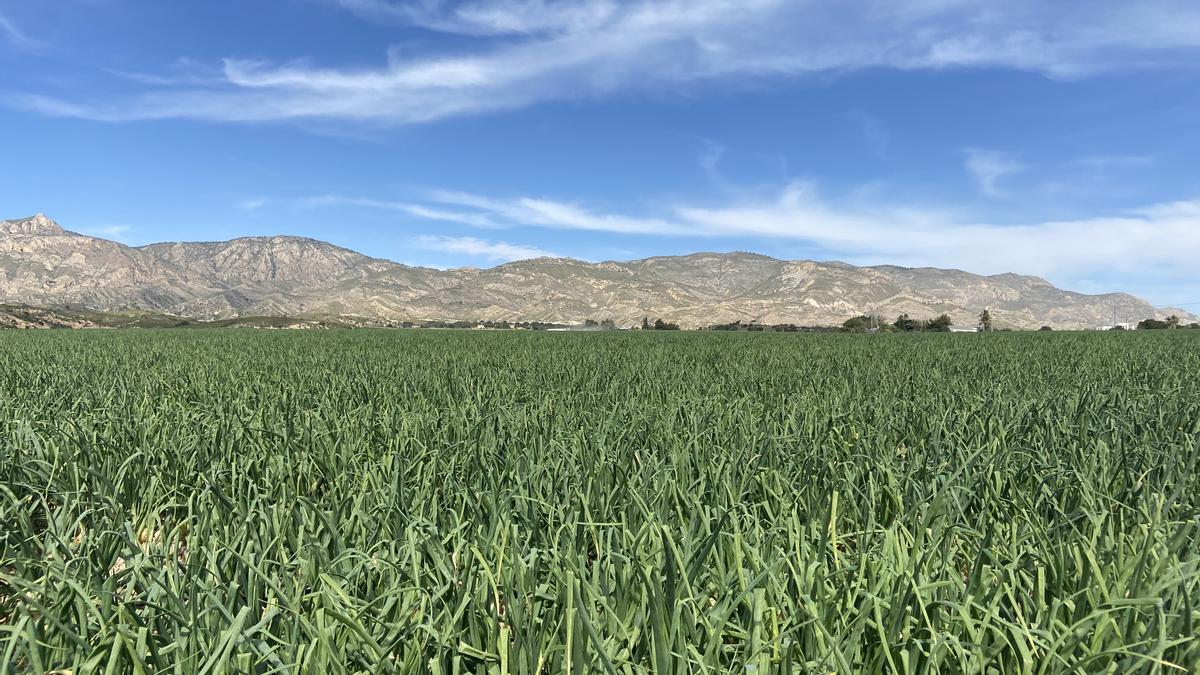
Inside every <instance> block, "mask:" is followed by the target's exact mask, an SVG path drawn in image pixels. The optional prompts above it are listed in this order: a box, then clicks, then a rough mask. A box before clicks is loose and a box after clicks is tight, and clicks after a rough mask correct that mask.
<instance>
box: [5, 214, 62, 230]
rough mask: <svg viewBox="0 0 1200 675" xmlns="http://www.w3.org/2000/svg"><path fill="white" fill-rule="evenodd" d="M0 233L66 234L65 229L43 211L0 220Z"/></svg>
mask: <svg viewBox="0 0 1200 675" xmlns="http://www.w3.org/2000/svg"><path fill="white" fill-rule="evenodd" d="M0 234H8V235H26V236H34V235H60V234H66V230H64V229H62V227H61V226H60V225H59V224H58V223H56V222H54V221H53V220H51V219H49V218H47V217H46V214H44V213H38V214H36V215H33V216H30V217H28V218H18V219H17V220H0Z"/></svg>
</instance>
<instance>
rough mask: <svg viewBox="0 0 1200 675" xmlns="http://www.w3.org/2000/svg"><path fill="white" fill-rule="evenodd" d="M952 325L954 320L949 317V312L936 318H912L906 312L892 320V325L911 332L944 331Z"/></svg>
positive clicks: (905, 331) (901, 330)
mask: <svg viewBox="0 0 1200 675" xmlns="http://www.w3.org/2000/svg"><path fill="white" fill-rule="evenodd" d="M953 325H954V321H953V320H951V319H950V315H949V314H943V315H941V316H939V317H937V318H936V319H929V320H926V319H913V318H911V317H909V316H908V315H907V314H901V315H900V316H898V317H896V320H895V321H894V322H892V327H893V328H895V329H896V330H898V331H900V332H904V333H913V332H925V331H929V332H934V333H945V332H948V331H949V330H950V327H951V326H953Z"/></svg>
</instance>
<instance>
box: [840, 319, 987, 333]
mask: <svg viewBox="0 0 1200 675" xmlns="http://www.w3.org/2000/svg"><path fill="white" fill-rule="evenodd" d="M989 321H990V320H989ZM952 326H954V321H953V320H952V319H951V318H950V315H949V314H942V315H941V316H939V317H937V318H934V319H914V318H912V317H910V316H909V315H907V314H901V315H900V316H898V317H896V320H895V321H893V322H891V323H887V322H886V321H884V320H883V319H882V318H881V317H878V316H868V315H866V314H864V315H861V316H856V317H852V318H849V319H846V320H845V321H844V322H843V323H842V330H843V331H846V332H849V333H866V332H868V331H878V332H881V333H924V332H930V333H945V332H948V331H949V330H950V328H951V327H952ZM989 326H990V323H989Z"/></svg>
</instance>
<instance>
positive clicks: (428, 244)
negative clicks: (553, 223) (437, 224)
mask: <svg viewBox="0 0 1200 675" xmlns="http://www.w3.org/2000/svg"><path fill="white" fill-rule="evenodd" d="M413 244H415V245H416V246H418V247H420V248H423V249H426V250H430V251H442V252H445V253H457V254H460V255H468V256H471V257H474V258H484V259H486V260H488V261H489V262H510V261H513V260H526V259H528V258H542V257H551V258H554V257H558V256H557V255H556V254H554V253H551V252H549V251H544V250H542V249H540V248H536V247H534V246H523V245H520V244H510V243H508V242H506V241H488V240H486V239H478V238H476V237H444V236H435V235H424V236H420V237H415V238H413Z"/></svg>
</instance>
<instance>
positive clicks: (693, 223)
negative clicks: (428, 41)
mask: <svg viewBox="0 0 1200 675" xmlns="http://www.w3.org/2000/svg"><path fill="white" fill-rule="evenodd" d="M868 195H869V193H868ZM336 203H343V204H344V203H355V204H358V205H360V207H366V208H394V205H395V204H397V203H395V202H386V201H371V199H354V201H349V199H341V198H338V202H336ZM401 204H406V207H404V209H403V210H404V213H407V214H409V215H413V216H415V217H422V216H420V213H421V210H420V209H413V208H409V207H421V209H428V211H431V213H434V214H437V215H436V216H433V217H428V219H427V220H432V221H442V222H446V221H450V222H457V223H460V225H466V226H475V225H476V223H479V222H484V223H487V227H490V228H496V227H504V228H540V229H552V231H553V229H562V231H583V232H601V233H612V234H623V235H642V237H656V238H662V237H667V238H685V239H691V240H696V241H700V240H709V241H713V240H728V241H737V243H739V245H742V244H744V243H745V241H746V239H750V240H758V241H769V243H774V244H788V243H792V244H800V245H804V246H805V247H808V249H810V250H816V251H820V252H822V255H823V256H824V257H830V258H840V259H845V261H847V262H854V263H859V264H883V263H888V264H904V265H917V267H919V265H931V267H952V268H961V269H967V270H970V271H974V273H980V274H998V273H1004V271H1018V273H1022V274H1036V275H1042V276H1048V277H1051V279H1054V280H1056V281H1058V282H1066V283H1090V280H1096V279H1109V280H1114V279H1127V280H1132V281H1129V283H1128V285H1127V287H1134V286H1136V280H1138V279H1148V277H1154V279H1158V280H1163V282H1170V281H1171V280H1176V281H1175V283H1176V285H1177V286H1180V292H1181V293H1183V294H1186V293H1187V292H1189V291H1190V292H1200V283H1192V286H1188V283H1182V285H1180V283H1178V281H1177V280H1182V279H1193V277H1194V276H1195V275H1194V271H1193V270H1194V269H1195V267H1196V264H1200V199H1195V201H1180V202H1169V203H1160V204H1151V205H1147V207H1144V208H1136V209H1129V210H1124V211H1118V213H1114V214H1110V215H1103V216H1098V217H1087V219H1078V220H1054V221H1034V222H1028V223H1024V225H996V223H988V222H979V221H977V220H974V219H972V217H971V216H970V215H968V214H965V213H962V211H960V210H954V209H942V208H937V207H929V205H924V204H905V203H896V202H881V201H877V199H872V198H870V197H865V198H864V197H862V195H858V193H856V195H852V196H850V197H847V198H828V197H826V196H823V195H821V192H820V190H818V189H817V187H816V185H814V184H811V183H805V181H792V183H790V184H787V185H785V186H782V187H780V189H779V190H778V191H776V192H775V193H774V195H772V196H766V197H764V196H757V197H743V198H734V199H732V201H728V202H727V203H724V204H716V205H713V204H695V203H670V204H664V205H661V207H660V208H659V209H656V214H654V215H644V214H620V213H605V211H601V210H596V209H592V208H588V207H587V205H584V204H581V203H577V202H564V201H558V199H551V198H545V197H514V198H494V197H487V196H480V195H473V193H468V192H460V191H433V192H430V193H427V195H426V196H425V199H424V203H422V204H415V203H414V204H409V203H401ZM709 245H710V244H698V243H697V244H696V247H697V249H698V247H704V246H709ZM527 257H528V256H527Z"/></svg>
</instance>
